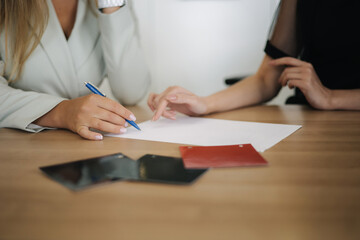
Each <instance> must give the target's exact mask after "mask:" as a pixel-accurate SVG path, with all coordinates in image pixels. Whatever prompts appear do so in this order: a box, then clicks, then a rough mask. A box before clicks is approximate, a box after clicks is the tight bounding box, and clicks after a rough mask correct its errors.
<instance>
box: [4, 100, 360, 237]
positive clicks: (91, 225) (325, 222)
mask: <svg viewBox="0 0 360 240" xmlns="http://www.w3.org/2000/svg"><path fill="white" fill-rule="evenodd" d="M132 110H133V111H134V112H135V113H136V115H137V117H138V119H139V120H140V122H141V121H142V120H146V119H148V118H149V116H150V113H149V112H148V111H147V110H145V109H142V108H140V107H135V108H132ZM208 117H212V118H219V119H232V120H243V121H256V122H267V123H286V124H301V125H303V127H302V128H301V129H300V130H298V131H297V132H295V133H294V134H292V135H291V136H289V137H288V138H286V139H285V140H283V141H282V142H280V143H278V144H277V145H275V146H274V147H272V148H271V149H269V150H267V151H266V152H264V153H262V155H263V156H264V158H266V159H267V160H268V161H269V163H270V165H269V166H268V167H255V168H229V169H211V170H210V171H208V172H207V173H206V174H205V175H204V176H203V177H202V178H200V179H199V181H197V182H196V183H195V184H193V185H191V186H173V185H163V184H152V183H136V182H116V183H110V184H105V185H102V186H99V187H95V188H91V189H88V190H85V191H81V192H77V193H74V192H71V191H70V190H68V189H66V188H64V187H63V186H61V185H59V184H58V183H55V182H53V181H51V180H49V179H48V178H47V177H45V176H44V175H43V174H42V173H41V172H40V171H39V167H40V166H45V165H50V164H56V163H62V162H69V161H73V160H78V159H84V158H90V157H95V156H101V155H107V154H112V153H117V152H122V153H124V154H126V155H128V156H129V157H132V158H135V159H136V158H138V157H140V156H142V155H144V154H147V153H152V154H160V155H168V156H175V157H179V156H180V153H179V150H178V146H179V145H178V144H171V143H160V142H148V141H139V140H129V139H120V138H110V137H109V138H105V139H104V141H101V142H94V141H87V140H83V139H81V138H80V137H79V136H77V135H76V134H73V133H71V132H68V131H65V130H53V131H44V132H41V133H38V134H30V133H25V132H22V131H19V130H13V129H0V166H1V171H0V239H44V240H45V239H46V240H48V239H97V240H98V239H125V240H127V239H185V240H187V239H189V240H190V239H247V240H251V239H286V240H288V239H290V240H291V239H301V240H303V239H360V112H354V111H353V112H351V111H348V112H346V111H329V112H325V111H315V110H312V109H309V108H306V107H301V106H283V107H279V106H257V107H251V108H246V109H242V110H235V111H231V112H226V113H220V114H214V115H211V116H208ZM210 131H211V130H210ZM234 134H236V133H234Z"/></svg>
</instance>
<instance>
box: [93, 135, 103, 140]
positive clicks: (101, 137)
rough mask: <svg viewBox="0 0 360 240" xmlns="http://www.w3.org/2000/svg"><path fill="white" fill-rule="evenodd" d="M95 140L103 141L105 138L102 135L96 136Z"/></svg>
mask: <svg viewBox="0 0 360 240" xmlns="http://www.w3.org/2000/svg"><path fill="white" fill-rule="evenodd" d="M95 139H96V140H102V139H103V136H102V135H96V136H95Z"/></svg>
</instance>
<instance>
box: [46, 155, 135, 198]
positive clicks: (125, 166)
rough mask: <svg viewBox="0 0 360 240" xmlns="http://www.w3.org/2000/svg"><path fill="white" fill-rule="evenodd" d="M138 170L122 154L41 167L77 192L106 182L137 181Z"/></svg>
mask: <svg viewBox="0 0 360 240" xmlns="http://www.w3.org/2000/svg"><path fill="white" fill-rule="evenodd" d="M137 168H138V166H137V162H136V161H134V160H132V159H130V158H129V157H127V156H125V155H124V154H122V153H116V154H112V155H108V156H102V157H95V158H89V159H85V160H80V161H75V162H70V163H63V164H57V165H52V166H46V167H40V169H41V171H43V172H44V173H45V174H46V175H47V176H49V177H50V178H51V179H53V180H55V181H57V182H59V183H61V184H62V185H64V186H66V187H68V188H70V189H72V190H75V191H76V190H80V189H83V188H87V187H90V186H93V185H96V184H99V183H104V182H110V181H116V180H124V179H137V178H138V176H137V173H138V170H137Z"/></svg>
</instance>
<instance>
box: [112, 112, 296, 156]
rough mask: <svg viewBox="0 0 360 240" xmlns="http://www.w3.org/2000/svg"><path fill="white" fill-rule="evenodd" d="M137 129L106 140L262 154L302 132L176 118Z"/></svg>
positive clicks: (292, 128)
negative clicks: (246, 148) (248, 147)
mask: <svg viewBox="0 0 360 240" xmlns="http://www.w3.org/2000/svg"><path fill="white" fill-rule="evenodd" d="M139 127H140V128H141V131H138V130H136V129H135V128H134V127H128V128H127V133H125V134H121V135H114V134H108V135H107V136H111V137H120V138H130V139H139V140H149V141H159V142H170V143H180V144H186V145H198V146H219V145H235V144H246V143H250V144H252V145H253V147H254V148H255V149H256V150H257V151H259V152H263V151H265V150H266V149H269V148H271V147H272V146H274V145H275V144H277V143H278V142H280V141H281V140H283V139H284V138H286V137H288V136H289V135H290V134H292V133H293V132H295V131H296V130H298V129H299V128H301V125H287V124H271V123H257V122H242V121H229V120H220V119H209V118H195V117H187V116H179V117H178V118H177V119H176V120H169V119H165V118H161V119H160V120H158V121H156V122H152V121H147V122H143V123H140V124H139Z"/></svg>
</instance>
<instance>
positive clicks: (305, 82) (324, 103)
mask: <svg viewBox="0 0 360 240" xmlns="http://www.w3.org/2000/svg"><path fill="white" fill-rule="evenodd" d="M270 64H271V65H273V66H282V67H283V66H285V69H284V70H283V72H282V74H281V76H280V78H279V83H280V84H281V85H282V86H286V85H287V86H288V87H289V88H290V89H292V88H294V87H297V88H299V89H300V90H301V92H302V93H303V94H304V95H305V97H306V99H307V101H308V102H309V103H310V105H311V106H313V107H314V108H317V109H324V110H325V109H330V102H331V90H330V89H328V88H326V87H325V86H324V85H323V84H322V83H321V81H320V79H319V77H318V75H317V74H316V72H315V70H314V68H313V66H312V65H311V64H310V63H308V62H305V61H301V60H299V59H296V58H292V57H284V58H279V59H276V60H272V61H271V62H270Z"/></svg>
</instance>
